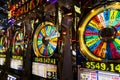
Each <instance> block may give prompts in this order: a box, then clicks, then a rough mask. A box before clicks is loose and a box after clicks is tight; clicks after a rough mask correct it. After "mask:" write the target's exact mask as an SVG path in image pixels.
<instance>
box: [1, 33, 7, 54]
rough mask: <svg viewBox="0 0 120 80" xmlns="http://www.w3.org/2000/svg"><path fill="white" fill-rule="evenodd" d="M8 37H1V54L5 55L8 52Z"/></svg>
mask: <svg viewBox="0 0 120 80" xmlns="http://www.w3.org/2000/svg"><path fill="white" fill-rule="evenodd" d="M7 48H8V47H7V37H6V36H5V35H3V36H2V37H0V53H4V52H6V51H7Z"/></svg>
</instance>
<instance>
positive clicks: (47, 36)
mask: <svg viewBox="0 0 120 80" xmlns="http://www.w3.org/2000/svg"><path fill="white" fill-rule="evenodd" d="M58 35H59V33H58V31H57V29H56V28H55V26H54V24H53V23H51V22H43V23H42V25H39V26H38V28H37V29H36V32H35V34H34V41H33V48H34V52H35V55H36V56H37V57H39V56H42V57H50V56H52V55H53V53H54V51H55V50H56V47H57V41H58V37H59V36H58Z"/></svg>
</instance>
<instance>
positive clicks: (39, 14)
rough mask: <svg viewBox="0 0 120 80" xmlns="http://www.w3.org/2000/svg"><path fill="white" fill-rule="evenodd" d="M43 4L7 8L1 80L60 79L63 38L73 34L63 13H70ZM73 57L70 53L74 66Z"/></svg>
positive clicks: (0, 45)
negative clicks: (7, 24)
mask: <svg viewBox="0 0 120 80" xmlns="http://www.w3.org/2000/svg"><path fill="white" fill-rule="evenodd" d="M22 1H23V0H22ZM43 3H44V1H42V0H28V1H27V2H25V4H24V5H23V4H22V3H21V6H20V2H18V3H17V2H16V3H14V5H13V3H11V4H10V6H8V8H9V9H10V12H9V14H8V18H9V21H8V23H9V24H10V25H9V27H8V28H7V29H6V30H1V32H2V33H3V34H1V36H0V72H1V74H0V78H1V80H57V79H60V78H61V76H62V75H61V74H62V68H63V56H64V52H65V50H67V49H66V48H65V44H66V43H65V42H66V34H71V33H69V32H71V31H73V30H72V29H71V28H72V27H71V26H72V16H71V15H69V14H68V13H69V12H67V11H70V12H71V10H69V9H67V8H66V6H64V7H63V5H64V4H63V3H61V2H60V4H59V3H58V2H57V0H53V1H48V2H47V3H44V5H43ZM18 4H19V6H18ZM35 4H36V5H35ZM25 9H26V10H25ZM66 9H67V10H66ZM67 14H68V15H67ZM61 26H62V27H61ZM74 28H75V27H74ZM74 28H73V29H74ZM60 31H61V32H60ZM67 32H68V33H67ZM69 36H72V34H71V35H69ZM74 37H75V36H74ZM69 40H70V39H69ZM73 42H74V40H73ZM69 44H71V43H69ZM66 45H67V44H66ZM68 47H69V46H68ZM74 47H75V45H74ZM74 49H75V48H74ZM75 56H76V53H75V51H74V55H73V59H74V64H75V63H76V62H75ZM65 62H66V61H65ZM71 70H72V69H71ZM71 74H72V73H71Z"/></svg>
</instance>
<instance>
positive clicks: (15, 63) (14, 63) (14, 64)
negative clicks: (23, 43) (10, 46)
mask: <svg viewBox="0 0 120 80" xmlns="http://www.w3.org/2000/svg"><path fill="white" fill-rule="evenodd" d="M10 68H12V69H16V70H20V71H21V70H22V69H23V61H22V60H18V59H11V61H10Z"/></svg>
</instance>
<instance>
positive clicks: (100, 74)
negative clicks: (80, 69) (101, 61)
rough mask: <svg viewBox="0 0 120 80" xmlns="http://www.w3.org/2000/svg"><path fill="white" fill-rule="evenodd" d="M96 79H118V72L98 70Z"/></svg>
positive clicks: (119, 78) (119, 76)
mask: <svg viewBox="0 0 120 80" xmlns="http://www.w3.org/2000/svg"><path fill="white" fill-rule="evenodd" d="M106 76H107V77H106ZM98 80H120V74H117V73H112V72H106V71H98Z"/></svg>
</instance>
